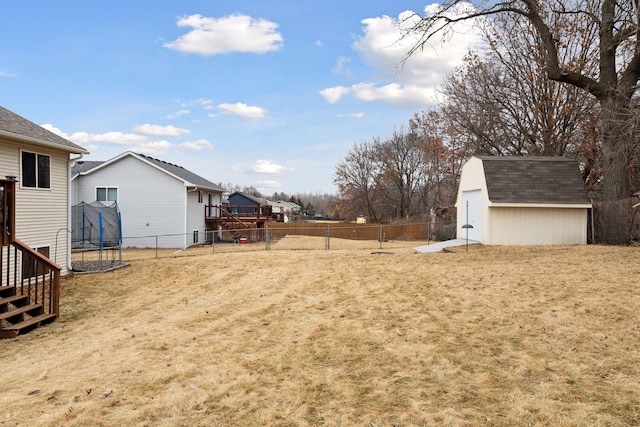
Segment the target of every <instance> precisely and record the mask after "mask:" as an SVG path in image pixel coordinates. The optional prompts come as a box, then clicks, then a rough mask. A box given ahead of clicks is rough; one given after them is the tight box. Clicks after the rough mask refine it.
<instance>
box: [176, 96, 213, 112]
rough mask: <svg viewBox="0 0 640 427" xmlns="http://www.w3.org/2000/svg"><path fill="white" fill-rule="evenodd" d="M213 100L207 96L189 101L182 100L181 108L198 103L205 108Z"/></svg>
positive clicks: (209, 105)
mask: <svg viewBox="0 0 640 427" xmlns="http://www.w3.org/2000/svg"><path fill="white" fill-rule="evenodd" d="M212 102H213V101H212V100H210V99H207V98H198V99H193V100H191V101H184V102H183V103H182V104H181V106H182V107H183V108H187V107H193V106H194V105H199V106H202V107H204V108H205V109H206V108H208V107H211V103H212Z"/></svg>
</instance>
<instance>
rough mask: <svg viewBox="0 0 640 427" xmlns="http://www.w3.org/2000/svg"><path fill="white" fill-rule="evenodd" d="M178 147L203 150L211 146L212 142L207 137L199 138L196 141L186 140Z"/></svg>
mask: <svg viewBox="0 0 640 427" xmlns="http://www.w3.org/2000/svg"><path fill="white" fill-rule="evenodd" d="M178 148H180V149H183V150H188V151H202V150H204V149H208V148H211V143H210V142H209V141H208V140H206V139H197V140H195V141H185V142H183V143H181V144H179V145H178Z"/></svg>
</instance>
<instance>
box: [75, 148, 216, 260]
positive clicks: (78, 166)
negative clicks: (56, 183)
mask: <svg viewBox="0 0 640 427" xmlns="http://www.w3.org/2000/svg"><path fill="white" fill-rule="evenodd" d="M223 192H224V190H223V189H222V188H219V187H218V186H217V185H215V184H214V183H212V182H211V181H208V180H207V179H205V178H202V177H201V176H198V175H197V174H195V173H193V172H191V171H189V170H187V169H185V168H183V167H182V166H179V165H176V164H173V163H169V162H165V161H163V160H159V159H155V158H153V157H149V156H146V155H143V154H139V153H134V152H131V151H127V152H125V153H122V154H120V155H118V156H116V157H114V158H112V159H110V160H107V161H103V162H94V161H92V162H88V161H78V162H76V163H75V164H74V166H73V170H72V178H71V201H72V204H73V205H75V204H78V203H81V202H85V203H91V202H94V201H96V200H98V201H101V202H103V203H107V204H109V203H117V205H118V208H119V210H120V214H121V218H122V222H121V226H122V237H123V242H122V246H123V247H155V246H158V247H165V248H186V247H188V246H191V245H194V244H201V243H205V242H207V240H208V239H209V240H210V239H211V238H212V235H210V233H209V234H208V233H206V231H207V229H206V221H205V218H206V217H205V214H206V213H205V210H206V207H207V206H216V205H221V203H222V193H223Z"/></svg>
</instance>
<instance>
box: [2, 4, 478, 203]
mask: <svg viewBox="0 0 640 427" xmlns="http://www.w3.org/2000/svg"><path fill="white" fill-rule="evenodd" d="M429 5H431V3H430V2H421V1H412V0H407V1H392V0H386V1H378V0H364V1H360V0H356V1H351V0H350V1H336V0H307V1H300V2H292V1H284V0H255V1H253V0H252V1H243V0H234V1H230V0H209V1H203V0H199V1H195V0H180V1H177V0H173V1H168V0H154V1H147V0H135V1H132V0H127V1H122V0H110V1H86V0H83V1H75V0H73V1H71V0H59V1H55V2H51V1H49V0H37V1H35V0H20V1H17V0H13V1H5V2H3V5H2V6H3V24H2V26H1V27H0V105H2V106H3V107H5V108H8V109H9V110H11V111H13V112H15V113H17V114H20V115H22V116H23V117H25V118H27V119H29V120H31V121H33V122H35V123H38V124H40V125H42V126H45V127H46V128H48V129H49V130H52V131H54V132H56V133H58V134H60V135H62V136H64V137H65V138H67V139H69V140H71V141H73V142H75V143H77V144H79V145H81V146H83V147H85V148H87V149H88V150H89V151H90V152H91V154H89V155H88V156H85V159H86V160H108V159H110V158H112V157H114V156H116V155H118V154H120V153H122V152H124V151H126V150H132V151H135V152H140V153H144V154H147V155H150V156H153V157H156V158H159V159H162V160H165V161H168V162H172V163H175V164H178V165H180V166H183V167H185V168H187V169H189V170H191V171H193V172H195V173H197V174H199V175H201V176H203V177H204V178H207V179H209V180H210V181H213V182H222V183H225V184H226V183H233V184H237V185H252V186H254V187H256V188H258V190H260V191H261V192H262V193H263V194H265V195H270V194H272V193H274V192H285V193H298V192H305V193H316V192H320V193H335V192H336V189H335V187H334V185H333V177H334V171H335V167H336V165H337V164H338V162H339V161H340V160H341V159H343V158H344V156H345V155H346V154H347V152H348V151H349V150H350V148H351V147H352V146H353V144H354V143H356V142H360V141H363V140H370V139H371V138H373V137H376V136H381V137H384V136H387V135H390V134H391V133H392V131H393V129H394V127H398V126H402V125H405V124H406V123H407V122H408V120H409V118H411V116H412V115H413V113H414V112H418V111H421V110H423V109H426V108H428V107H429V105H430V104H432V103H434V101H435V99H434V96H435V94H436V90H437V87H438V86H439V85H440V83H441V81H442V79H443V78H444V76H445V75H446V73H448V72H450V71H451V70H452V69H453V67H454V66H455V65H457V64H459V63H460V60H461V58H462V56H463V55H464V53H465V52H466V50H467V48H468V46H469V44H470V43H472V41H473V40H474V37H473V35H472V33H471V32H467V31H463V32H462V33H460V34H458V35H456V36H454V38H453V39H452V40H451V41H449V42H448V43H447V44H446V45H444V46H443V45H441V44H440V43H439V42H436V44H435V45H434V46H432V47H431V48H428V49H426V50H425V51H424V52H423V53H421V54H420V55H415V56H414V57H412V58H411V59H410V60H409V61H408V62H407V63H406V64H405V66H404V67H402V68H400V67H399V65H400V61H401V59H402V57H403V55H404V54H405V53H406V51H407V50H408V49H409V48H410V47H411V44H412V43H411V40H410V39H405V40H401V41H399V39H400V33H399V30H398V22H399V21H400V19H401V18H402V17H404V16H406V15H405V12H406V11H408V10H414V11H418V12H421V13H424V12H425V10H427V11H428V10H429V9H425V8H427V7H431V8H433V7H435V6H433V5H431V6H429Z"/></svg>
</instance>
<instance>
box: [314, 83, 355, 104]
mask: <svg viewBox="0 0 640 427" xmlns="http://www.w3.org/2000/svg"><path fill="white" fill-rule="evenodd" d="M349 92H351V88H348V87H344V86H335V87H330V88H327V89H323V90H321V91H320V95H322V97H323V98H324V100H325V101H327V102H328V103H329V104H335V103H336V102H338V101H340V99H342V97H343V96H345V95H347V94H348V93H349Z"/></svg>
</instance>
